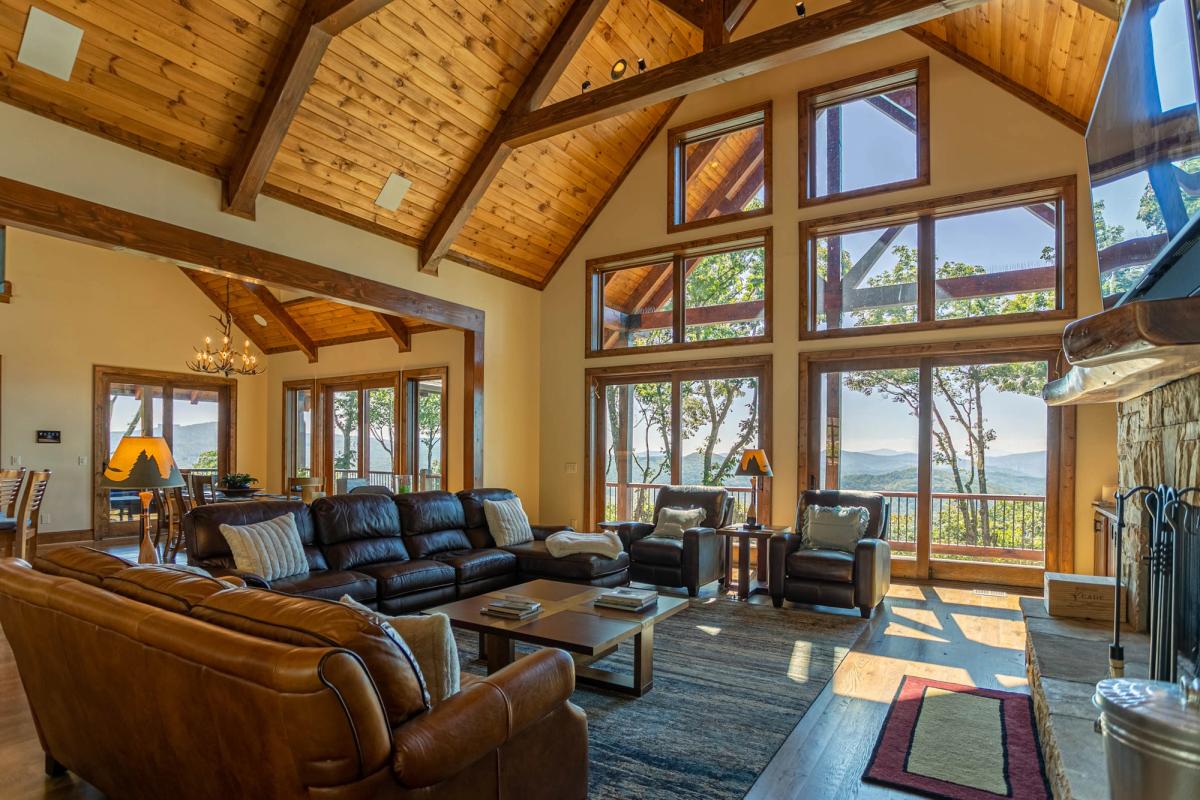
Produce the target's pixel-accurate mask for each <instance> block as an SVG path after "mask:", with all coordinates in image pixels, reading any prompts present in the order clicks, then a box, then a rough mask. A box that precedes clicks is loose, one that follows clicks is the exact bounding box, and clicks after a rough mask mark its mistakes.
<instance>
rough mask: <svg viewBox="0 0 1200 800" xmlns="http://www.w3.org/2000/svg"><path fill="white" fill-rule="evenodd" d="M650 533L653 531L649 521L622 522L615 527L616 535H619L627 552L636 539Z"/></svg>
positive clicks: (643, 537)
mask: <svg viewBox="0 0 1200 800" xmlns="http://www.w3.org/2000/svg"><path fill="white" fill-rule="evenodd" d="M652 533H654V526H653V525H651V524H650V523H649V522H622V523H621V526H620V527H619V528H617V536H619V537H621V544H622V545H623V546H624V547H625V552H627V553H628V552H629V546H630V545H632V544H633V543H634V542H636V541H637V540H638V539H645V538H646V537H647V536H649V535H650V534H652Z"/></svg>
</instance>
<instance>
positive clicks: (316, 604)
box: [191, 589, 430, 728]
mask: <svg viewBox="0 0 1200 800" xmlns="http://www.w3.org/2000/svg"><path fill="white" fill-rule="evenodd" d="M191 616H192V617H195V618H196V619H201V620H204V621H205V622H209V623H212V624H213V625H219V626H221V627H222V628H227V629H229V630H235V631H239V632H241V633H247V634H250V635H251V636H258V637H260V638H263V639H271V640H273V641H276V642H282V643H284V644H290V645H293V646H295V647H343V648H345V649H347V650H349V651H351V652H353V653H354V654H356V655H357V656H358V657H359V658H361V659H362V660H363V663H364V664H365V665H366V667H367V672H369V673H370V674H371V677H372V678H373V679H374V681H375V686H376V687H377V688H378V689H379V696H380V699H381V700H382V701H383V707H384V709H385V710H386V711H387V716H388V722H389V724H390V725H391V726H392V727H393V728H395V727H396V726H398V725H401V724H403V723H404V722H406V721H408V720H409V719H412V718H413V717H414V716H416V715H417V714H420V713H422V712H424V711H427V710H428V709H429V708H430V699H429V690H428V689H427V688H426V686H425V679H424V677H423V676H422V675H421V670H420V668H419V667H418V666H417V660H416V657H415V656H413V654H412V651H411V650H410V649H409V648H408V645H407V644H405V643H404V640H403V639H402V638H401V637H400V635H399V634H397V633H396V632H395V631H394V630H392V628H391V626H389V625H387V624H384V623H382V622H380V621H379V620H378V619H373V618H370V617H367V616H365V615H363V614H360V613H358V612H357V611H355V610H354V609H352V608H348V607H346V606H344V605H342V604H341V603H337V602H333V601H330V600H317V599H315V598H311V597H297V596H295V595H287V594H281V593H279V592H270V591H265V590H262V589H238V590H234V591H229V592H219V593H217V594H214V595H212V596H211V597H209V598H208V599H206V600H204V601H203V602H201V603H200V604H199V605H197V606H195V607H194V608H193V609H192V610H191Z"/></svg>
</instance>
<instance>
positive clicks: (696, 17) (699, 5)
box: [658, 0, 705, 28]
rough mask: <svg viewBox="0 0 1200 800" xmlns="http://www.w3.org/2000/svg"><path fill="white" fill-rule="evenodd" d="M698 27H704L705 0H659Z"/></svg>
mask: <svg viewBox="0 0 1200 800" xmlns="http://www.w3.org/2000/svg"><path fill="white" fill-rule="evenodd" d="M658 2H659V3H661V4H662V5H664V6H666V7H667V8H669V9H671V10H672V11H674V12H675V13H676V14H678V15H679V16H681V17H683V18H684V19H686V20H687V21H688V22H690V23H692V24H693V25H695V26H696V27H697V28H703V27H704V6H705V0H658Z"/></svg>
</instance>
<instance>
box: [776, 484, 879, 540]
mask: <svg viewBox="0 0 1200 800" xmlns="http://www.w3.org/2000/svg"><path fill="white" fill-rule="evenodd" d="M810 505H813V506H825V507H833V506H842V507H843V508H844V507H846V506H862V507H863V508H865V509H867V513H869V514H870V515H871V519H870V521H868V522H867V529H866V531H864V532H863V538H864V539H886V538H887V525H888V512H889V510H890V509H889V507H888V501H887V498H886V497H884V496H883V495H881V494H878V493H877V492H855V491H850V490H846V489H808V490H806V491H805V492H803V493H802V494H801V495H800V505H799V507H798V508H797V509H796V530H803V529H804V512H805V509H807V508H808V507H809V506H810Z"/></svg>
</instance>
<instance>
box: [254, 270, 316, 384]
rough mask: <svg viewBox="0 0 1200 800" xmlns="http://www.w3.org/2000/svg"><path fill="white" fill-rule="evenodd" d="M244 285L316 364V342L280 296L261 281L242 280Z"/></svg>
mask: <svg viewBox="0 0 1200 800" xmlns="http://www.w3.org/2000/svg"><path fill="white" fill-rule="evenodd" d="M242 286H245V287H246V289H247V291H249V292H250V294H252V295H254V297H255V298H256V299H257V300H258V302H259V303H260V304H261V305H262V308H263V311H264V312H265V313H266V316H267V318H268V319H270V320H272V321H274V322H275V323H276V324H278V325H279V327H281V328H283V330H284V331H285V332H286V333H287V335H288V338H289V339H291V340H292V341H293V342H295V344H296V346H297V347H299V348H300V352H302V353H304V355H305V356H307V357H308V363H310V364H315V363H316V362H317V345H316V343H315V342H313V340H312V337H311V336H309V335H308V333H307V332H306V331H305V330H304V328H301V327H300V323H298V322H296V320H295V318H293V317H292V315H291V314H289V313H288V310H287V308H285V307H284V305H283V303H281V302H279V298H278V297H276V296H275V295H273V294H271V290H270V289H268V288H267V287H266V286H264V285H262V284H261V283H252V282H251V281H242Z"/></svg>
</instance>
